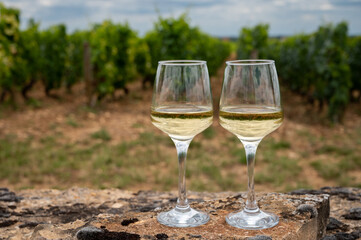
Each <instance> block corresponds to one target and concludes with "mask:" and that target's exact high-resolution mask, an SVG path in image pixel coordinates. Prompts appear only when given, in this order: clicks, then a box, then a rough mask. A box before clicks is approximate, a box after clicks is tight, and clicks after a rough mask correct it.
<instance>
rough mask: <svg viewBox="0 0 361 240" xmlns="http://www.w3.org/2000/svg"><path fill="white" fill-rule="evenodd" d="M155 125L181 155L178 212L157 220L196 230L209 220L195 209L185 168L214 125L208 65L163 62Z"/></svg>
mask: <svg viewBox="0 0 361 240" xmlns="http://www.w3.org/2000/svg"><path fill="white" fill-rule="evenodd" d="M151 120H152V123H153V124H154V125H155V126H156V127H157V128H159V129H160V130H162V131H163V132H165V133H167V134H168V135H169V136H170V138H171V139H172V140H173V142H174V144H175V146H176V149H177V154H178V164H179V178H178V200H177V205H176V207H175V208H174V209H172V210H170V211H168V212H162V213H160V214H159V215H158V217H157V219H158V222H160V223H161V224H163V225H167V226H170V227H195V226H199V225H202V224H205V223H207V222H208V220H209V216H208V215H207V214H206V213H205V212H202V211H197V210H195V209H192V208H191V207H190V206H189V204H188V200H187V193H186V183H185V166H186V157H187V151H188V147H189V144H190V143H191V141H192V139H193V138H194V136H195V135H197V134H198V133H200V132H202V131H204V130H205V129H206V128H208V127H209V126H210V125H211V124H212V121H213V106H212V94H211V89H210V82H209V76H208V69H207V65H206V62H205V61H196V60H174V61H160V62H159V64H158V69H157V75H156V82H155V85H154V89H153V100H152V106H151Z"/></svg>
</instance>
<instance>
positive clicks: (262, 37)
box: [237, 24, 269, 59]
mask: <svg viewBox="0 0 361 240" xmlns="http://www.w3.org/2000/svg"><path fill="white" fill-rule="evenodd" d="M268 29H269V25H268V24H258V25H256V26H255V27H253V28H242V30H241V33H240V35H239V38H238V49H237V57H238V59H250V58H264V57H265V54H266V51H267V42H268Z"/></svg>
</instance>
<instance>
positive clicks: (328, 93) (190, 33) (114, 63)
mask: <svg viewBox="0 0 361 240" xmlns="http://www.w3.org/2000/svg"><path fill="white" fill-rule="evenodd" d="M0 11H1V18H0V56H1V62H0V88H1V93H0V101H1V102H4V101H6V100H7V99H10V100H14V98H15V97H14V96H15V95H16V93H17V92H20V93H21V94H22V96H23V98H25V99H28V97H27V92H28V91H29V90H30V89H31V88H32V86H33V85H34V84H35V83H36V82H37V81H41V82H42V83H43V84H44V86H45V92H46V95H47V96H51V91H52V90H53V89H58V88H60V87H66V88H67V89H68V90H69V91H71V88H72V86H73V85H74V84H76V83H77V82H79V81H85V82H86V84H87V88H88V95H89V98H91V97H93V98H96V100H101V99H102V98H104V97H105V96H107V95H112V94H114V92H115V91H116V90H117V89H123V90H124V91H125V92H128V89H127V84H128V83H130V82H132V81H134V80H135V79H138V78H139V77H140V78H142V79H143V85H144V86H145V85H146V84H147V82H149V83H150V84H152V83H153V81H154V76H155V72H156V68H157V63H158V61H159V60H166V59H168V60H169V59H202V60H206V61H207V64H208V68H209V72H210V75H214V74H215V73H216V72H217V69H218V68H219V67H220V66H221V65H222V63H223V62H224V61H225V59H226V58H227V57H228V56H229V55H230V54H231V50H232V44H231V43H229V42H226V41H222V40H219V39H217V38H214V37H211V36H209V35H207V34H205V33H203V32H202V31H201V30H199V29H198V28H197V27H190V25H189V21H188V19H187V16H186V15H182V16H180V17H179V18H178V19H174V18H169V19H163V18H161V17H159V20H158V22H156V23H155V24H154V29H153V30H151V31H149V32H148V33H147V34H146V36H145V37H143V38H141V37H139V36H137V34H136V32H135V31H133V30H132V29H131V28H130V27H129V26H128V25H127V24H114V23H112V22H111V21H104V22H103V23H101V24H94V25H93V27H92V29H90V30H84V31H76V32H74V33H72V34H67V32H66V26H64V25H56V26H52V27H50V28H49V29H46V30H43V31H40V30H39V23H36V22H35V21H34V20H30V21H29V24H28V27H27V29H25V30H20V29H19V25H20V24H19V19H20V12H19V11H18V10H17V9H12V8H6V7H5V6H3V5H0ZM268 28H269V26H268V25H265V24H260V25H257V26H255V27H254V28H243V29H242V31H241V33H240V36H239V38H238V40H237V57H238V58H239V59H247V58H248V59H249V58H268V59H275V60H276V63H277V68H278V71H279V76H280V79H281V80H282V84H283V85H284V86H286V87H288V88H289V89H290V90H292V91H294V92H296V93H298V94H301V95H303V96H305V97H306V98H307V99H308V100H309V101H310V102H312V103H314V104H317V106H318V108H320V110H322V109H323V107H324V106H327V107H328V116H329V119H330V120H331V121H333V122H340V121H341V120H342V116H343V113H344V110H345V108H346V106H347V104H348V102H349V101H350V100H351V97H352V96H354V95H355V96H356V99H358V100H359V99H360V88H361V65H360V64H361V63H360V62H361V61H360V60H361V54H360V53H361V38H360V37H349V36H348V35H347V28H348V27H347V23H345V22H341V23H339V24H337V25H336V26H333V25H331V24H329V25H324V26H321V27H319V29H318V31H316V32H315V33H312V34H300V35H296V36H292V37H287V38H285V39H271V38H269V36H268ZM85 46H89V48H85ZM84 49H87V53H88V54H85V53H84ZM85 57H88V58H90V59H88V61H86V60H85V59H84V58H85ZM86 62H88V64H85V63H86ZM84 71H87V73H84ZM84 76H87V77H85V78H84ZM353 91H356V93H354V94H353ZM89 102H91V100H89Z"/></svg>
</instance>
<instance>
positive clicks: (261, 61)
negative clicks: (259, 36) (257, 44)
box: [226, 59, 275, 66]
mask: <svg viewBox="0 0 361 240" xmlns="http://www.w3.org/2000/svg"><path fill="white" fill-rule="evenodd" d="M274 63H275V61H274V60H270V59H244V60H232V61H226V64H227V65H243V66H247V65H269V64H274Z"/></svg>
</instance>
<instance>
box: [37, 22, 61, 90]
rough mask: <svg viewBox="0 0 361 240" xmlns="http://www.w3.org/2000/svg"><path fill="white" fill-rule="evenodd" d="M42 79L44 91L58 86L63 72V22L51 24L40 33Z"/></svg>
mask: <svg viewBox="0 0 361 240" xmlns="http://www.w3.org/2000/svg"><path fill="white" fill-rule="evenodd" d="M40 36H41V65H42V81H43V83H44V85H45V92H46V94H47V95H49V94H50V90H52V89H56V88H59V87H60V86H61V84H62V80H63V77H64V74H65V59H66V48H67V37H66V27H65V25H63V24H60V25H55V26H51V27H50V28H48V29H47V30H44V31H43V32H41V34H40Z"/></svg>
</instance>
